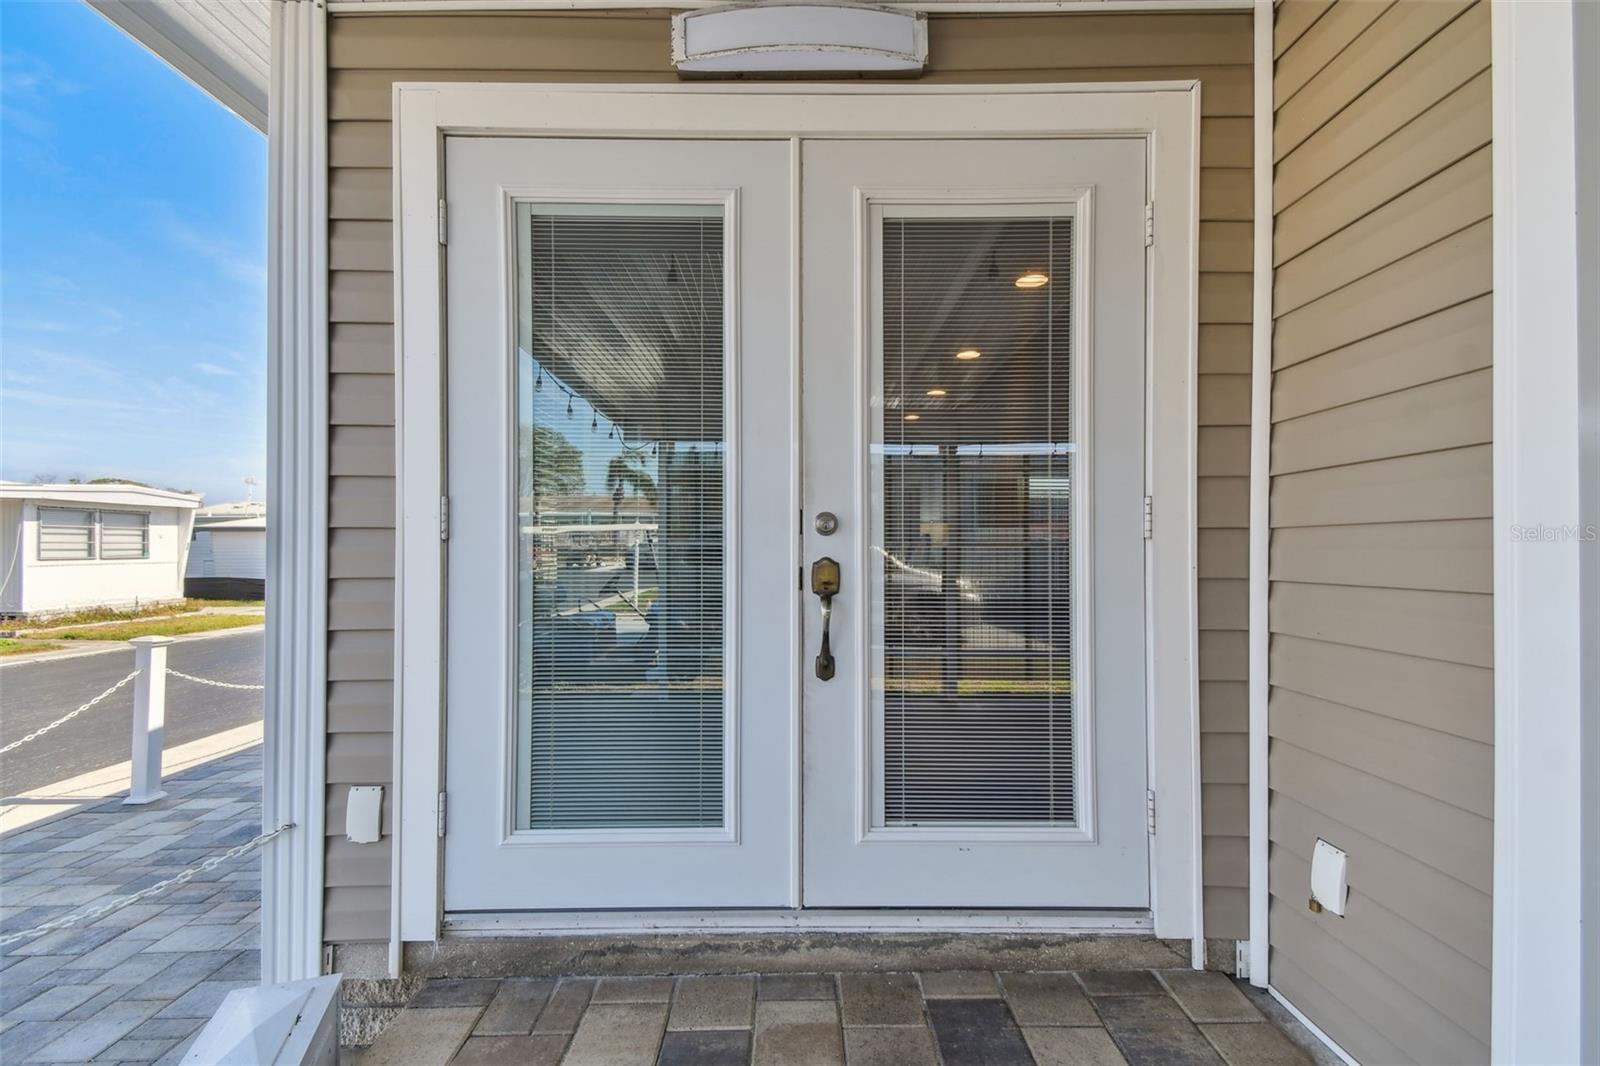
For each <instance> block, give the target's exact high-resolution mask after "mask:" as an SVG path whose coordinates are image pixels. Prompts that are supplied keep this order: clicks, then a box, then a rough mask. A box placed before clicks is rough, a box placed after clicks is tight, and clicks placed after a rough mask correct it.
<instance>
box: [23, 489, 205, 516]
mask: <svg viewBox="0 0 1600 1066" xmlns="http://www.w3.org/2000/svg"><path fill="white" fill-rule="evenodd" d="M0 499H5V500H36V501H38V502H41V503H46V504H63V505H71V504H83V505H87V506H90V507H98V506H102V505H105V504H111V505H115V506H123V507H176V508H178V509H180V510H188V511H192V510H194V509H195V508H197V507H199V506H200V497H198V496H195V495H192V494H190V493H187V492H173V491H172V490H171V489H151V488H145V487H144V486H143V485H0Z"/></svg>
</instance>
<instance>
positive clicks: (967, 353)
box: [956, 348, 983, 363]
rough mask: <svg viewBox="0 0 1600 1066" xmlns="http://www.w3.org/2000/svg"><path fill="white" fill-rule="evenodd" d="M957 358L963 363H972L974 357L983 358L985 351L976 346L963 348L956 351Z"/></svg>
mask: <svg viewBox="0 0 1600 1066" xmlns="http://www.w3.org/2000/svg"><path fill="white" fill-rule="evenodd" d="M956 358H957V359H959V360H961V361H962V362H963V363H970V362H971V361H972V360H974V359H982V358H983V353H982V352H980V351H978V349H976V348H963V349H961V350H960V351H959V352H957V353H956Z"/></svg>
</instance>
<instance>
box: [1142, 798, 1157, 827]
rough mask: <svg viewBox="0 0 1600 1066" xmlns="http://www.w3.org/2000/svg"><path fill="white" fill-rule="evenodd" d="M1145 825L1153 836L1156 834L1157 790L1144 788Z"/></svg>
mask: <svg viewBox="0 0 1600 1066" xmlns="http://www.w3.org/2000/svg"><path fill="white" fill-rule="evenodd" d="M1144 825H1145V830H1146V831H1147V832H1149V834H1150V835H1151V836H1155V835H1156V790H1155V789H1153V788H1147V789H1145V790H1144Z"/></svg>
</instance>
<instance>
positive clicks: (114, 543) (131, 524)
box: [100, 511, 150, 559]
mask: <svg viewBox="0 0 1600 1066" xmlns="http://www.w3.org/2000/svg"><path fill="white" fill-rule="evenodd" d="M149 555H150V516H149V514H147V513H145V512H143V511H101V512H100V558H102V559H145V558H149Z"/></svg>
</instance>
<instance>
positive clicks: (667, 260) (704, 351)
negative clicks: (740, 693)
mask: <svg viewBox="0 0 1600 1066" xmlns="http://www.w3.org/2000/svg"><path fill="white" fill-rule="evenodd" d="M518 226H519V229H520V230H521V233H520V234H519V236H520V238H521V240H520V242H519V243H520V244H521V253H522V258H523V260H524V262H523V264H522V268H523V269H522V270H521V285H520V286H519V288H520V290H521V291H520V292H519V300H520V301H521V303H522V308H521V311H522V313H521V314H520V315H519V333H520V334H521V344H520V345H519V354H518V387H519V406H520V410H519V422H520V427H521V428H520V435H519V440H518V445H517V446H518V471H519V478H518V493H519V507H518V510H519V513H520V522H521V527H522V535H521V543H520V550H519V555H518V557H519V560H520V561H521V564H522V566H521V570H522V581H521V590H520V591H521V603H522V612H521V618H520V620H519V622H520V625H519V633H518V640H519V644H520V646H521V650H522V652H523V655H522V662H523V670H522V682H523V683H522V689H521V692H520V696H519V699H520V702H521V703H522V705H523V707H524V714H523V716H522V729H523V735H522V737H521V740H520V744H521V746H522V750H523V751H524V753H525V763H524V764H523V766H522V768H521V771H522V772H521V774H520V785H521V787H522V788H523V789H524V793H523V795H522V797H521V802H520V803H519V805H518V806H519V807H520V811H521V813H520V815H519V828H523V829H640V828H704V827H715V826H720V825H722V824H723V820H724V813H723V812H724V784H725V767H724V753H723V746H724V738H725V735H726V730H725V727H724V715H725V713H726V707H725V699H724V683H723V675H724V662H723V647H724V602H725V599H726V594H725V581H724V568H723V545H724V536H725V528H724V527H725V519H724V511H723V501H724V487H723V480H724V455H725V443H724V431H723V365H724V351H723V277H722V272H723V220H722V214H721V209H720V208H709V207H696V206H676V205H651V206H632V205H562V206H556V205H523V207H522V209H521V210H520V211H519V213H518ZM640 876H641V877H648V876H649V873H648V871H647V870H641V871H640Z"/></svg>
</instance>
